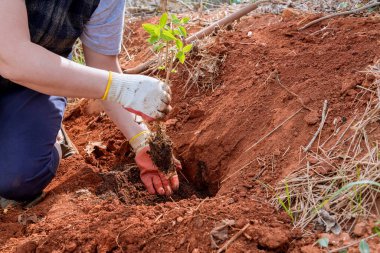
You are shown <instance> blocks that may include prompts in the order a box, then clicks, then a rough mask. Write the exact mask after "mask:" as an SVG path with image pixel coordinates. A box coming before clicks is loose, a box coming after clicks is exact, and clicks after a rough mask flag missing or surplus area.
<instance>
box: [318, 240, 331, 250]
mask: <svg viewBox="0 0 380 253" xmlns="http://www.w3.org/2000/svg"><path fill="white" fill-rule="evenodd" d="M317 242H318V244H319V246H320V247H322V248H327V247H328V246H329V238H321V239H319V240H318V241H317Z"/></svg>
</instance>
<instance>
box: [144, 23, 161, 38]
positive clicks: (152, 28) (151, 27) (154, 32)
mask: <svg viewBox="0 0 380 253" xmlns="http://www.w3.org/2000/svg"><path fill="white" fill-rule="evenodd" d="M142 27H143V28H144V30H145V31H147V32H148V33H149V34H150V35H152V36H153V35H156V36H158V35H159V34H157V26H156V25H154V24H143V25H142Z"/></svg>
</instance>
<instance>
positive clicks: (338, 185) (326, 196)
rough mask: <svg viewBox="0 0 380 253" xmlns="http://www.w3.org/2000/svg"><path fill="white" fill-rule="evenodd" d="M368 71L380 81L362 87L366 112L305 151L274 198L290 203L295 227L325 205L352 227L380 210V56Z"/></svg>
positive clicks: (284, 204)
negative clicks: (378, 201)
mask: <svg viewBox="0 0 380 253" xmlns="http://www.w3.org/2000/svg"><path fill="white" fill-rule="evenodd" d="M367 73H368V75H373V76H375V77H376V81H375V82H374V83H373V85H372V86H371V87H369V88H368V89H366V90H363V92H364V93H368V94H370V97H371V98H370V100H369V101H368V103H367V106H366V108H365V110H364V112H361V113H360V114H357V115H356V116H355V117H353V120H351V121H347V122H345V123H343V124H342V125H341V126H340V127H336V129H335V131H334V133H333V134H332V136H330V137H329V138H327V140H326V141H325V142H323V143H318V145H317V147H316V148H314V149H316V150H315V151H309V152H308V153H307V154H306V155H305V158H304V159H303V163H304V165H303V167H302V168H301V169H300V170H298V171H297V172H295V173H293V174H291V175H289V176H288V177H286V178H285V179H284V180H283V181H282V182H280V184H279V185H278V186H277V188H276V197H275V198H274V199H273V203H275V204H276V205H278V206H279V207H281V208H282V209H285V211H286V212H287V213H288V214H289V216H290V217H292V219H293V221H294V225H295V226H296V227H299V228H302V229H305V228H306V227H307V226H308V225H310V224H311V223H312V222H314V221H316V219H317V218H319V216H320V213H321V210H325V211H327V212H328V213H329V214H330V215H331V216H332V217H335V220H336V222H337V223H338V224H340V225H341V226H342V227H343V228H346V229H347V230H349V231H350V230H351V229H352V226H353V224H355V221H356V220H357V219H358V218H359V217H368V216H369V215H370V214H371V213H373V212H375V213H377V214H379V213H380V212H379V210H377V206H376V199H377V198H378V194H379V191H380V187H379V186H380V184H379V182H380V150H379V142H378V139H377V138H376V132H377V133H378V132H379V131H376V130H377V128H378V124H379V123H378V122H379V120H380V104H379V101H380V99H379V98H380V61H379V62H378V63H377V64H375V65H374V66H372V67H370V68H369V69H368V71H367Z"/></svg>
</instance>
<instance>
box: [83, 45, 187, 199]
mask: <svg viewBox="0 0 380 253" xmlns="http://www.w3.org/2000/svg"><path fill="white" fill-rule="evenodd" d="M83 51H84V56H85V61H86V64H87V65H88V66H91V67H95V68H99V69H110V70H111V71H114V72H119V73H121V72H122V71H121V68H120V66H119V61H118V58H117V56H107V55H103V54H99V53H97V52H95V51H94V50H91V49H90V48H88V47H86V45H83ZM103 107H104V109H105V112H106V113H107V115H108V116H109V117H110V118H111V119H112V121H113V122H114V123H115V124H116V126H117V127H118V128H119V129H120V131H121V132H122V133H123V134H124V136H125V137H126V138H127V139H128V140H131V138H133V137H134V136H138V135H139V134H140V133H143V131H149V130H148V127H147V126H146V125H145V124H144V123H140V124H139V123H137V122H136V121H135V114H132V113H130V112H127V111H125V110H124V109H123V108H122V107H121V106H120V105H118V104H115V103H111V102H107V101H104V102H103ZM148 137H149V135H148V134H143V135H141V138H142V139H141V142H142V145H141V144H140V143H137V145H136V146H137V147H138V148H136V149H137V150H134V151H135V152H136V158H135V160H136V163H137V165H138V166H139V168H140V176H141V180H142V181H143V183H144V185H145V187H146V188H147V190H148V192H149V193H151V194H160V195H163V194H166V195H171V194H172V193H173V190H177V189H178V187H179V180H178V176H177V175H175V176H173V177H171V178H167V177H166V176H165V175H164V174H163V173H159V171H158V169H157V167H156V166H154V164H153V162H152V159H151V158H150V155H149V146H148V145H147V143H146V140H145V138H148ZM176 161H177V160H176ZM177 166H178V167H179V168H180V167H181V164H180V163H179V161H177Z"/></svg>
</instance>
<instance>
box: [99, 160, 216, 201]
mask: <svg viewBox="0 0 380 253" xmlns="http://www.w3.org/2000/svg"><path fill="white" fill-rule="evenodd" d="M101 177H102V179H103V183H102V184H101V185H100V186H99V187H98V188H97V191H96V194H97V195H103V194H107V193H109V192H110V191H111V192H113V193H114V194H116V196H117V197H118V198H119V199H120V200H121V201H122V202H123V203H125V204H128V205H141V204H143V205H155V204H158V203H163V202H168V201H173V200H174V201H179V200H182V199H188V198H192V197H197V198H206V197H207V196H209V195H208V194H207V191H204V190H197V188H196V187H195V186H194V185H193V184H192V183H190V182H189V181H187V179H185V178H184V177H183V176H182V175H181V173H179V177H180V182H181V183H180V188H179V189H178V191H176V192H175V193H174V194H173V195H172V196H170V198H169V197H166V196H158V195H151V194H149V193H148V192H147V190H146V189H145V186H144V184H143V183H142V181H141V179H140V172H139V169H138V167H137V166H136V165H134V164H124V165H117V166H115V167H114V168H113V169H112V170H111V171H110V172H106V173H102V174H101Z"/></svg>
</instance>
